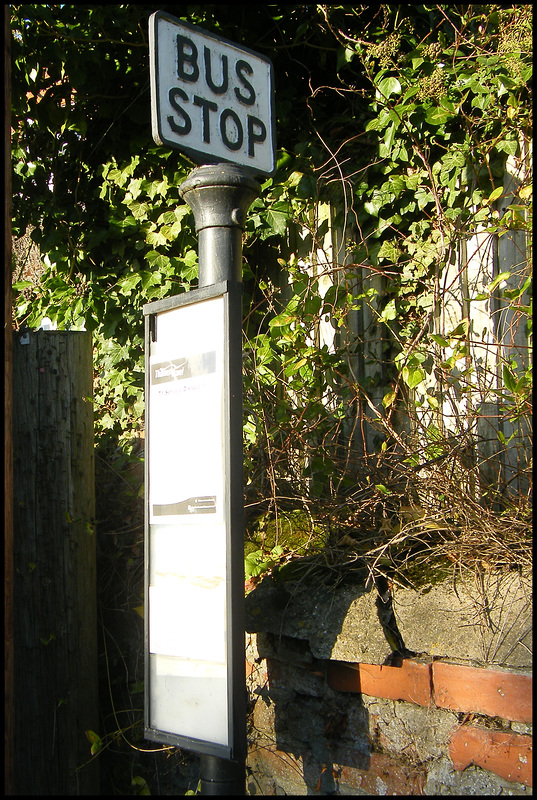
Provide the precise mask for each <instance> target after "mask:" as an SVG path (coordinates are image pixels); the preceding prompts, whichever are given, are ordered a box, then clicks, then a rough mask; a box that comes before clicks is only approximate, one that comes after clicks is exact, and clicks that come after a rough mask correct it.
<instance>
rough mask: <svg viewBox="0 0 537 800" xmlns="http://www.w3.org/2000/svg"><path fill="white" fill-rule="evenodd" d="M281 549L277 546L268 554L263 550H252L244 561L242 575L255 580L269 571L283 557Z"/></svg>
mask: <svg viewBox="0 0 537 800" xmlns="http://www.w3.org/2000/svg"><path fill="white" fill-rule="evenodd" d="M283 552H284V550H283V547H282V546H281V545H277V546H276V547H273V548H272V550H271V551H270V553H268V554H267V553H264V552H263V550H254V551H252V552H251V553H248V555H247V556H246V558H245V559H244V574H245V577H246V578H247V579H248V578H257V577H258V576H259V575H262V574H263V572H266V571H267V570H269V569H272V567H274V566H275V565H276V564H277V563H278V559H279V558H280V557H281V556H282V555H283Z"/></svg>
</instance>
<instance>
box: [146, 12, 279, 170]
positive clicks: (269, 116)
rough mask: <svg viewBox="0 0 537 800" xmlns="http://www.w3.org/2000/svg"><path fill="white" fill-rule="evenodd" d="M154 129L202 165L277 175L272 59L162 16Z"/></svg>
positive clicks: (155, 55)
mask: <svg viewBox="0 0 537 800" xmlns="http://www.w3.org/2000/svg"><path fill="white" fill-rule="evenodd" d="M149 53H150V80H151V125H152V133H153V139H154V140H155V142H156V143H157V144H162V145H166V146H168V147H174V148H177V149H179V150H182V151H184V152H185V153H187V154H188V155H189V156H190V157H191V158H192V159H193V161H194V162H195V163H197V164H214V163H219V162H222V161H229V162H231V163H233V164H237V165H239V166H242V167H244V168H245V169H247V170H248V171H250V172H252V173H253V174H254V175H265V176H269V175H272V174H274V171H275V167H276V159H275V150H276V148H275V124H274V79H273V69H272V63H271V61H270V59H268V58H265V56H262V55H260V54H259V53H255V52H254V51H252V50H249V49H248V48H246V47H243V46H242V45H241V46H239V45H237V44H235V43H233V42H230V41H227V40H226V39H222V38H221V37H220V36H217V35H215V34H213V33H208V32H207V31H205V30H203V29H202V28H198V27H196V26H194V25H190V24H188V23H186V22H183V21H182V20H179V19H177V18H175V17H172V16H171V15H169V14H167V13H165V12H162V11H156V12H155V13H154V14H152V16H151V17H150V20H149Z"/></svg>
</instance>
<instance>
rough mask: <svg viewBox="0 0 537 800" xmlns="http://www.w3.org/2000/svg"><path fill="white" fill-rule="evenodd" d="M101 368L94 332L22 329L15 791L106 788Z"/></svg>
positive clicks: (17, 380) (17, 390)
mask: <svg viewBox="0 0 537 800" xmlns="http://www.w3.org/2000/svg"><path fill="white" fill-rule="evenodd" d="M92 375H93V370H92V343H91V334H90V333H86V332H84V331H32V332H27V333H26V334H22V333H20V332H18V333H15V334H14V338H13V399H14V403H13V405H14V410H13V446H14V458H13V471H14V481H13V482H14V489H13V499H14V502H13V505H14V540H15V542H14V563H15V580H14V583H15V589H14V609H13V626H14V642H15V648H14V650H15V653H14V661H15V692H14V694H15V725H14V727H15V765H14V773H15V775H14V783H15V793H16V794H37V795H39V794H41V795H43V794H45V795H46V794H53V795H56V794H58V795H69V794H70V795H77V794H82V795H89V794H99V782H98V781H99V776H98V763H96V762H95V761H94V762H93V763H91V764H90V765H88V766H85V767H83V768H82V769H77V768H79V767H81V766H82V765H83V764H85V763H86V762H87V761H89V760H90V758H91V756H90V743H89V742H88V740H87V738H86V736H85V731H86V730H88V729H90V730H94V731H97V730H98V719H99V711H98V696H97V691H98V690H97V610H96V546H95V540H96V534H95V530H94V525H93V517H94V513H95V486H94V455H93V409H92V405H91V395H92ZM86 398H88V399H86Z"/></svg>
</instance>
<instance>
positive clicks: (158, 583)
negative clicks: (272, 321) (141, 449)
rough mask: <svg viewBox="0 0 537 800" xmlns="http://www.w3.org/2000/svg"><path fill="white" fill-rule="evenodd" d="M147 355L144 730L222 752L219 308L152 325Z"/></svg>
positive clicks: (160, 318)
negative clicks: (146, 697)
mask: <svg viewBox="0 0 537 800" xmlns="http://www.w3.org/2000/svg"><path fill="white" fill-rule="evenodd" d="M156 326H157V328H156V335H155V340H154V341H152V342H151V343H150V350H149V397H148V420H147V422H148V442H147V445H148V451H149V452H148V453H147V457H148V459H149V487H148V490H149V491H148V505H149V508H148V511H149V529H148V533H149V542H148V544H149V554H150V557H149V575H148V596H147V601H148V608H147V609H146V614H147V617H148V619H147V624H148V631H149V636H148V639H149V674H148V682H149V686H148V690H149V697H150V702H149V709H148V726H149V728H151V729H154V730H159V731H165V732H166V731H168V732H170V733H176V732H178V731H179V732H180V733H181V735H183V736H186V737H190V738H192V739H196V740H200V741H209V742H212V743H215V744H217V745H222V746H224V747H229V746H230V744H231V742H230V739H229V737H230V726H229V708H228V666H229V665H228V653H227V636H226V625H227V622H226V619H227V617H226V614H227V595H226V583H227V574H228V564H227V559H228V554H227V550H226V517H225V503H226V498H225V487H224V483H225V481H224V468H225V465H224V456H223V454H224V451H225V448H224V442H223V438H224V435H225V434H224V428H225V425H224V403H225V397H224V391H225V386H224V384H225V381H224V328H225V325H224V298H223V297H214V298H211V299H208V300H205V301H204V302H201V303H195V304H192V305H185V306H180V307H178V308H175V309H171V310H170V311H167V312H165V313H161V314H158V315H157V317H156Z"/></svg>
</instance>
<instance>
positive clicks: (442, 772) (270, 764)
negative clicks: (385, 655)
mask: <svg viewBox="0 0 537 800" xmlns="http://www.w3.org/2000/svg"><path fill="white" fill-rule="evenodd" d="M246 652H247V661H246V670H247V682H248V688H249V693H250V700H251V714H250V730H249V757H248V763H247V766H248V778H247V787H248V793H249V794H251V795H256V794H264V795H272V794H299V795H302V794H321V795H323V794H342V795H344V794H371V795H400V794H407V795H413V794H417V795H421V794H423V795H435V794H478V795H485V794H486V795H496V794H506V793H507V794H515V795H518V794H522V795H523V794H531V793H532V791H531V786H532V737H531V720H532V677H531V674H530V672H529V670H523V669H509V668H498V667H491V666H488V667H480V666H472V665H468V664H461V663H456V662H454V661H450V660H447V659H444V658H442V659H438V658H434V657H428V656H421V657H416V658H405V659H400V660H399V661H392V665H390V666H385V665H379V664H365V663H353V662H348V661H347V662H343V661H339V660H333V659H317V658H315V657H314V656H313V655H312V653H311V649H310V648H309V646H308V643H307V642H304V641H301V640H298V639H294V638H293V637H289V636H285V635H279V636H278V635H275V634H271V633H262V632H259V633H257V634H255V633H253V634H247V651H246Z"/></svg>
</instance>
